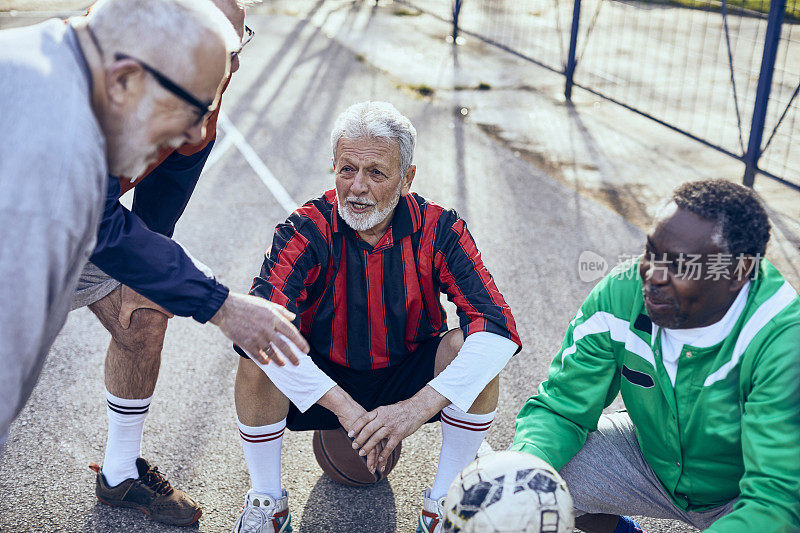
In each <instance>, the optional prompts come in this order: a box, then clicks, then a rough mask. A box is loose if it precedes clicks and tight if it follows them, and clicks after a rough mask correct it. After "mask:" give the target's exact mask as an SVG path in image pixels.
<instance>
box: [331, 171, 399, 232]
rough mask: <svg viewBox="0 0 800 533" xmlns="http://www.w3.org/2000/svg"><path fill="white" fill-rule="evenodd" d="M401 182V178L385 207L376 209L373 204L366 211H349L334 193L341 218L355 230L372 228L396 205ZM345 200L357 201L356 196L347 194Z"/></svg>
mask: <svg viewBox="0 0 800 533" xmlns="http://www.w3.org/2000/svg"><path fill="white" fill-rule="evenodd" d="M402 185H403V182H402V180H401V182H400V183H398V184H397V190H396V191H395V192H394V198H392V201H391V202H389V205H388V206H386V209H383V210H378V208H377V206H373V207H372V208H371V209H369V210H368V211H367V212H366V213H360V214H356V213H353V212H352V211H350V208H349V207H348V206H347V204H345V205H342V204H341V203H340V202H339V195H338V194H337V195H336V206H337V208H338V209H339V214H340V215H341V216H342V219H343V220H344V221H345V223H347V225H348V226H350V227H351V228H353V229H354V230H356V231H367V230H369V229H372V228H374V227H375V226H377V225H378V224H380V223H381V222H383V221H384V220H386V218H387V217H388V216H389V215H391V214H392V211H394V208H395V207H397V203H398V202H399V201H400V189H401V188H402ZM345 200H346V201H358V198H357V197H355V196H348V197H347V198H346V199H345Z"/></svg>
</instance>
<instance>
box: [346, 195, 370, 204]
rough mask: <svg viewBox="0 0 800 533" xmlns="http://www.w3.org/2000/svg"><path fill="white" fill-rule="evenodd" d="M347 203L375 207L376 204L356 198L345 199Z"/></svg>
mask: <svg viewBox="0 0 800 533" xmlns="http://www.w3.org/2000/svg"><path fill="white" fill-rule="evenodd" d="M345 201H346V202H353V203H354V204H364V205H375V204H376V202H371V201H369V200H367V199H362V198H358V197H356V196H348V197H347V198H345Z"/></svg>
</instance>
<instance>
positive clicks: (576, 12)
mask: <svg viewBox="0 0 800 533" xmlns="http://www.w3.org/2000/svg"><path fill="white" fill-rule="evenodd" d="M784 1H785V0H784ZM580 20H581V0H575V4H574V6H573V8H572V30H570V34H569V53H568V55H567V67H566V69H565V70H564V76H566V78H567V81H566V84H565V86H564V97H565V98H566V99H567V101H570V100H572V83H573V82H572V79H573V77H574V76H575V67H576V66H577V65H576V63H575V50H576V49H577V48H578V26H579V24H578V23H579V22H580ZM559 37H560V36H559Z"/></svg>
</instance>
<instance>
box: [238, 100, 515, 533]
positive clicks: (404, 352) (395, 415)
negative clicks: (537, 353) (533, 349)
mask: <svg viewBox="0 0 800 533" xmlns="http://www.w3.org/2000/svg"><path fill="white" fill-rule="evenodd" d="M415 139H416V130H415V129H414V127H413V126H412V125H411V122H410V121H409V120H408V119H407V118H406V117H404V116H403V115H401V114H400V113H399V112H398V111H397V110H396V109H395V108H394V107H393V106H392V105H391V104H387V103H379V102H364V103H360V104H356V105H353V106H351V107H350V108H349V109H347V110H346V111H345V112H344V113H342V114H341V115H340V116H339V117H338V119H337V120H336V123H335V125H334V128H333V132H332V135H331V146H332V150H333V166H334V171H335V174H336V188H335V189H332V190H330V191H328V192H326V193H325V194H324V195H323V196H321V197H319V198H316V199H314V200H311V201H309V202H308V203H306V204H305V205H304V206H302V207H301V208H300V209H298V210H297V211H295V212H294V213H293V214H292V215H291V216H290V217H289V218H288V219H287V220H286V222H285V223H283V224H281V225H279V226H278V228H277V229H276V231H275V235H274V238H273V242H272V248H271V249H270V250H269V251H268V253H267V254H266V258H265V260H264V263H263V266H262V268H261V274H260V275H259V276H258V277H256V279H255V282H254V283H253V288H252V289H251V291H250V292H251V294H254V295H257V296H261V297H263V298H267V299H269V300H271V301H272V302H275V303H278V304H280V305H282V306H286V308H288V309H289V310H290V311H292V312H293V313H296V314H297V320H296V323H297V326H298V327H299V328H300V330H301V332H302V333H303V335H305V337H306V338H307V339H308V341H309V344H310V346H311V352H310V355H308V356H305V355H303V354H300V365H299V366H298V367H294V366H278V365H275V364H270V365H268V366H267V365H261V364H258V363H256V362H254V361H252V360H249V359H245V358H243V359H242V360H241V361H240V364H239V371H238V374H237V377H236V411H237V415H238V418H239V430H240V434H241V437H242V445H243V447H244V453H245V458H246V460H247V465H248V468H249V470H250V477H251V481H252V489H251V490H250V492H248V494H247V497H246V499H245V507H244V510H243V512H242V515H241V516H240V518H239V520H238V521H237V522H236V525H235V526H234V531H236V532H240V531H270V532H272V531H280V532H286V531H290V530H291V525H290V518H289V515H288V494H287V492H286V491H285V490H283V489H282V486H281V477H280V451H281V436H282V435H283V431H284V428H286V427H288V428H289V429H292V430H312V429H334V428H338V427H340V426H341V427H343V428H345V429H346V430H347V431H348V432H349V433H350V435H351V437H355V446H361V447H362V451H361V453H362V455H365V456H366V457H367V464H368V466H369V467H370V468H371V469H372V470H373V471H374V469H375V468H380V469H382V468H383V467H384V466H385V463H386V459H387V458H388V457H389V455H390V453H391V451H392V450H393V449H394V448H395V446H397V444H398V443H399V442H400V441H401V440H402V439H403V438H405V437H407V436H408V435H411V434H412V433H414V432H415V431H416V430H417V429H419V427H420V426H421V425H422V424H424V423H425V422H432V421H434V420H438V419H441V424H442V435H443V438H442V449H441V453H440V456H439V464H438V469H437V472H436V477H435V479H434V482H433V486H432V487H431V489H429V490H428V491H426V493H425V496H424V500H423V511H422V513H421V514H420V516H419V520H418V527H417V531H421V532H425V533H427V532H433V531H439V530H440V529H441V525H440V524H441V520H440V518H441V515H442V508H441V504H442V501H443V499H444V496H445V494H446V492H447V488H448V487H449V485H450V483H451V482H452V481H453V479H455V476H456V475H457V474H458V472H459V471H461V469H463V468H464V467H465V466H466V465H467V464H469V462H470V461H472V460H473V459H474V458H475V454H476V452H477V450H478V447H479V446H480V443H481V441H482V440H483V437H484V435H485V434H486V431H487V430H488V429H489V426H490V424H491V422H492V420H493V418H494V411H495V408H496V406H497V397H498V391H499V386H498V374H499V372H500V371H501V370H502V369H503V367H504V366H505V364H506V363H507V362H508V360H509V359H510V358H511V356H512V355H513V354H514V353H516V352H517V351H518V350H519V349H520V341H519V336H518V335H517V332H516V327H515V324H514V319H513V317H512V316H511V311H510V309H509V307H508V305H507V304H506V303H505V301H504V299H503V296H502V295H501V294H500V291H499V290H498V289H497V287H496V286H495V283H494V281H493V280H492V277H491V275H490V274H489V272H488V271H487V269H486V267H485V266H484V265H483V262H482V261H481V256H480V254H479V252H478V249H477V247H476V246H475V243H474V241H473V239H472V237H471V236H470V234H469V232H468V231H467V227H466V224H465V222H464V221H463V220H461V219H460V218H459V217H458V215H457V214H456V213H455V212H454V211H452V210H446V209H444V208H443V207H440V206H439V205H437V204H435V203H433V202H431V201H429V200H426V199H424V198H422V197H421V196H419V195H417V194H414V193H411V192H410V188H411V183H412V181H413V180H414V176H415V172H416V167H415V166H414V165H412V164H411V163H412V158H413V155H414V144H415ZM441 293H446V294H447V295H448V297H449V298H450V299H451V300H452V301H453V303H455V305H456V306H457V307H458V315H459V319H460V328H459V329H453V330H450V331H447V321H446V315H445V311H444V309H443V308H442V307H441V304H440V303H439V296H440V294H441ZM240 353H241V354H242V355H244V356H245V357H246V355H245V354H244V353H243V352H240ZM259 366H260V367H261V368H259ZM262 370H263V371H262Z"/></svg>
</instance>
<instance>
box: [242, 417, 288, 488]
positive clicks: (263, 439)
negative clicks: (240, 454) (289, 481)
mask: <svg viewBox="0 0 800 533" xmlns="http://www.w3.org/2000/svg"><path fill="white" fill-rule="evenodd" d="M236 423H237V424H238V425H239V436H240V437H241V438H242V449H243V450H244V458H245V460H246V461H247V469H248V470H249V471H250V483H251V484H252V488H253V490H254V491H255V492H258V493H259V494H266V495H268V496H271V497H273V498H275V499H276V500H279V499H280V498H281V496H283V493H282V492H281V444H283V432H284V430H285V429H286V419H285V418H284V419H283V420H281V421H280V422H276V423H274V424H267V425H266V426H255V427H254V426H247V425H245V424H242V423H241V422H240V421H239V420H238V419H237V420H236Z"/></svg>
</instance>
